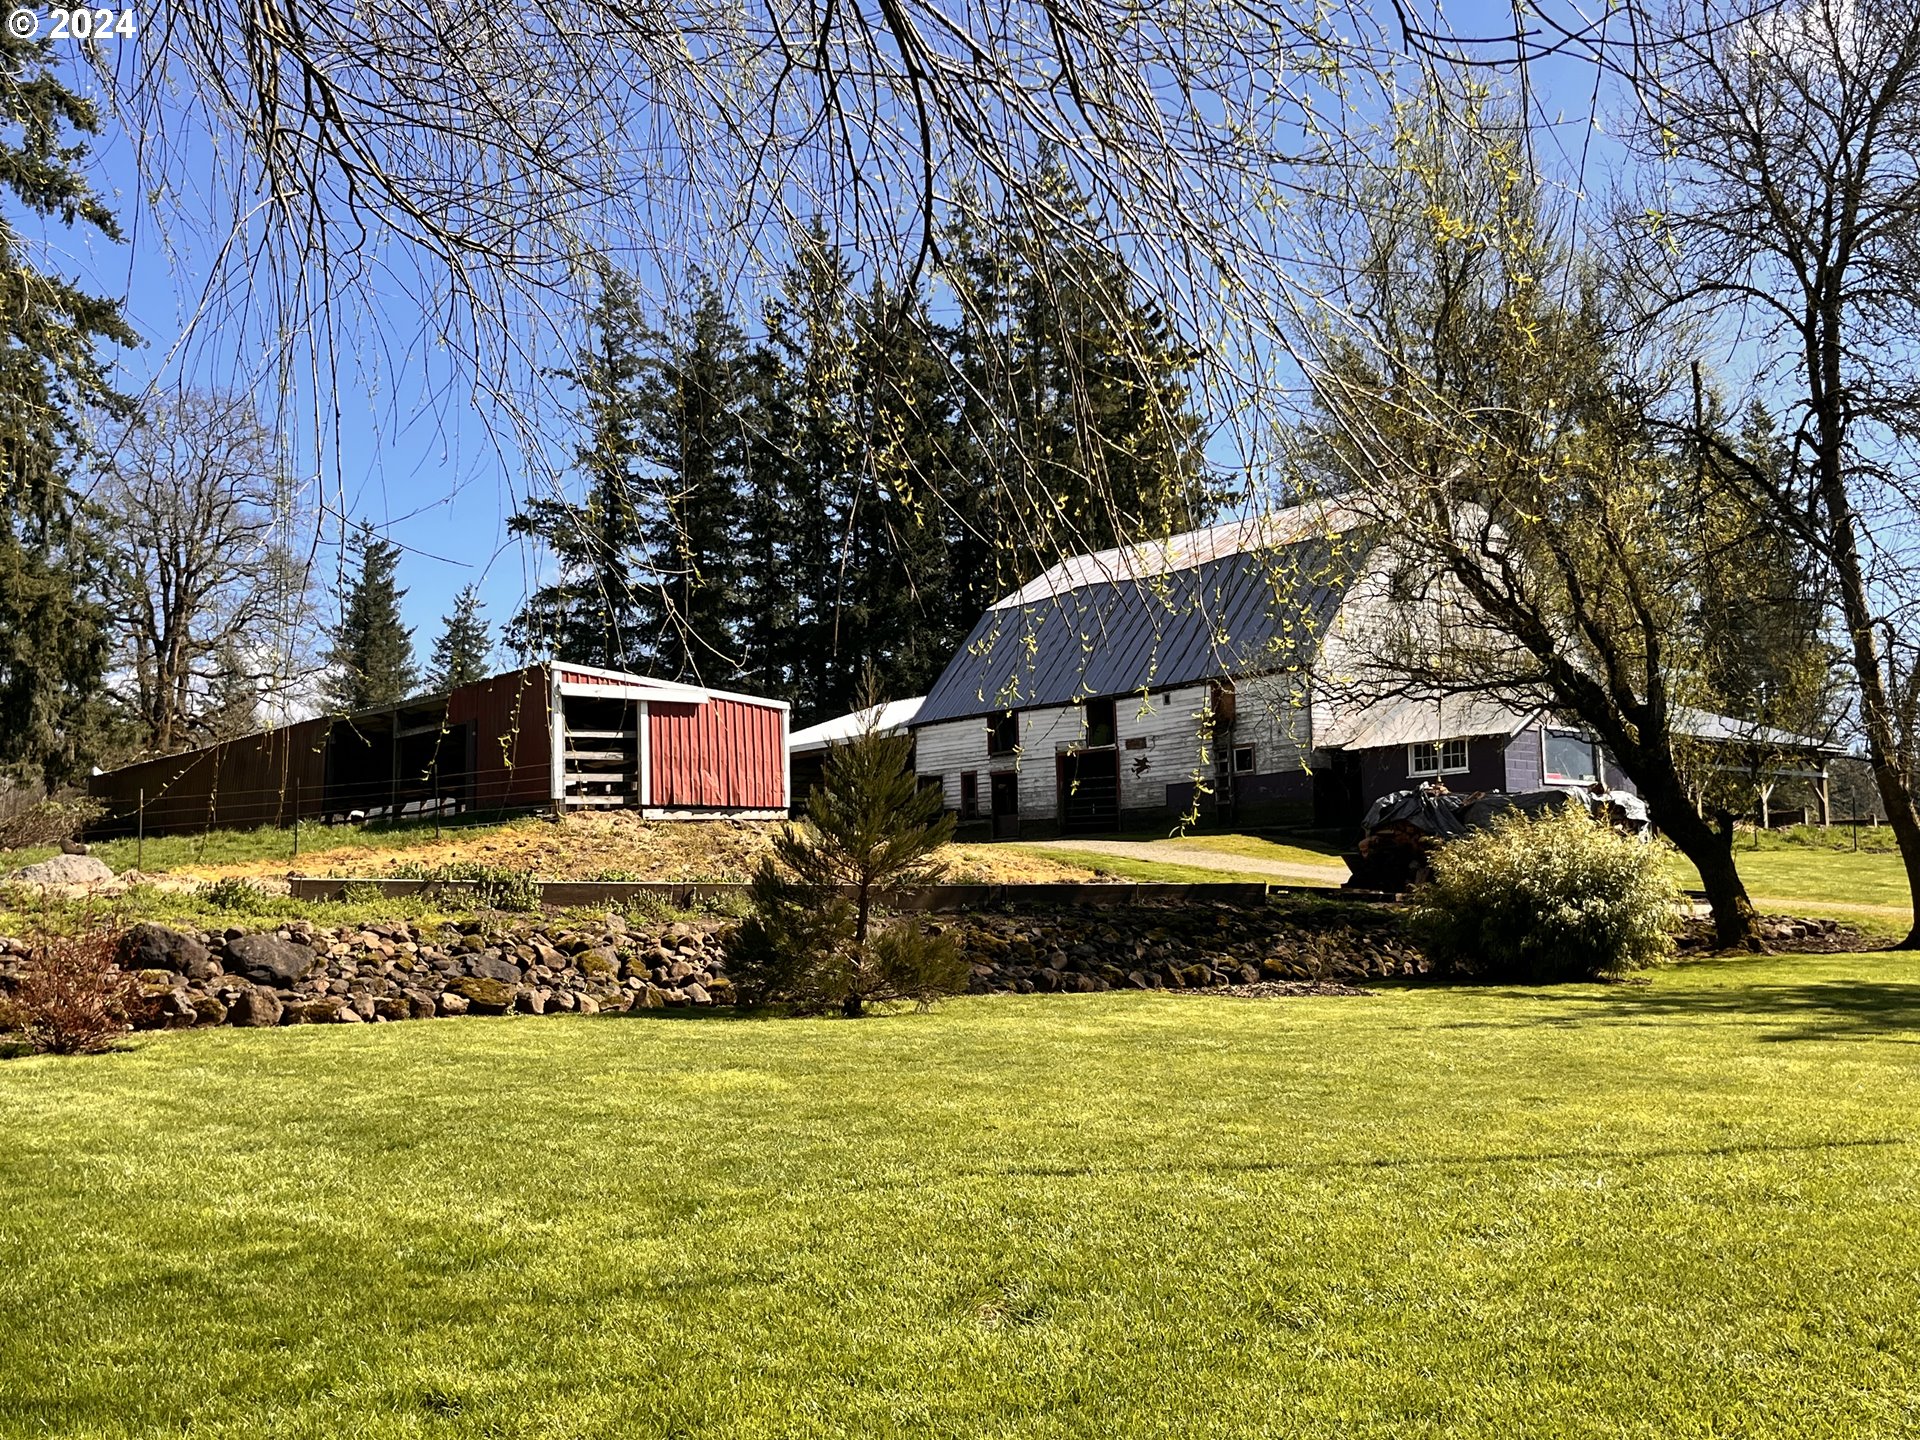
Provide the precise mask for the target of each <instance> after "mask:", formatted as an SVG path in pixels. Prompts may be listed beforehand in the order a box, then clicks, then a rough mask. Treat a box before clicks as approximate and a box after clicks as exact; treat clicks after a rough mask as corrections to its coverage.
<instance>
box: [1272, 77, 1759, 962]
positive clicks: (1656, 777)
mask: <svg viewBox="0 0 1920 1440" xmlns="http://www.w3.org/2000/svg"><path fill="white" fill-rule="evenodd" d="M1462 97H1464V98H1462ZM1400 120H1401V128H1400V129H1399V131H1398V133H1397V134H1395V135H1393V136H1392V138H1391V141H1390V143H1389V144H1387V145H1386V146H1385V147H1384V149H1383V152H1382V153H1381V155H1380V156H1379V158H1378V165H1377V167H1376V168H1375V169H1374V171H1373V172H1372V173H1371V175H1370V176H1368V177H1367V178H1366V179H1365V180H1364V183H1362V184H1361V185H1360V186H1358V187H1357V188H1356V189H1355V190H1354V191H1353V192H1351V193H1350V194H1347V195H1345V196H1340V197H1336V198H1333V199H1330V200H1329V202H1328V203H1327V204H1326V205H1325V206H1323V207H1322V208H1321V210H1320V214H1321V217H1322V219H1323V222H1324V223H1323V227H1322V234H1323V236H1324V244H1325V251H1324V253H1325V255H1326V265H1325V266H1324V273H1326V274H1328V275H1329V276H1332V277H1335V279H1334V283H1333V284H1332V285H1331V286H1330V288H1329V293H1328V297H1327V299H1328V305H1327V309H1326V310H1325V312H1324V314H1323V316H1322V318H1321V323H1320V327H1319V330H1318V333H1317V350H1316V354H1315V357H1314V360H1315V363H1314V371H1313V374H1314V381H1315V386H1316V391H1317V396H1318V401H1319V405H1320V407H1321V411H1322V414H1323V423H1322V425H1321V427H1320V430H1319V431H1318V435H1317V441H1316V448H1315V450H1314V451H1311V452H1309V455H1310V458H1311V459H1313V460H1315V461H1317V465H1318V468H1319V469H1320V470H1322V471H1323V472H1326V473H1330V474H1331V475H1332V477H1333V484H1334V486H1335V487H1336V488H1337V490H1338V492H1339V494H1340V496H1341V498H1342V499H1343V501H1344V502H1345V504H1346V505H1347V506H1348V507H1349V509H1350V510H1352V511H1354V512H1356V513H1357V514H1358V515H1359V516H1360V517H1361V518H1362V519H1363V520H1364V521H1365V522H1368V523H1369V524H1370V525H1371V527H1372V528H1373V529H1374V530H1375V531H1376V532H1377V533H1378V534H1379V535H1380V537H1381V543H1382V550H1383V553H1384V554H1387V555H1389V556H1391V557H1392V566H1391V569H1390V570H1389V571H1388V572H1387V573H1386V577H1385V579H1384V581H1383V582H1382V583H1383V585H1384V587H1385V590H1386V591H1387V592H1388V593H1386V594H1384V595H1382V596H1380V597H1378V598H1379V600H1380V602H1381V603H1379V604H1378V605H1377V606H1374V607H1370V608H1369V610H1367V611H1366V612H1363V613H1369V614H1372V615H1374V616H1376V617H1377V620H1376V623H1374V624H1373V625H1372V626H1371V628H1370V629H1368V630H1367V631H1366V632H1365V633H1364V634H1356V635H1354V636H1351V637H1349V643H1348V644H1347V645H1346V647H1345V648H1343V649H1342V650H1341V651H1340V652H1338V655H1337V657H1336V664H1337V666H1338V668H1339V670H1340V672H1341V673H1340V674H1337V675H1328V676H1325V677H1323V684H1325V685H1328V686H1330V687H1331V688H1332V689H1333V690H1334V691H1335V692H1336V695H1337V698H1339V699H1343V700H1344V701H1345V702H1346V703H1348V704H1356V703H1357V704H1368V703H1378V702H1380V701H1381V700H1383V699H1392V698H1401V697H1408V696H1423V697H1424V696H1436V697H1443V696H1462V695H1475V696H1481V697H1487V698H1490V699H1494V700H1497V701H1499V702H1501V703H1502V704H1504V705H1506V706H1509V707H1511V708H1513V709H1516V710H1519V711H1521V712H1522V713H1525V712H1527V711H1529V710H1532V709H1536V708H1538V707H1540V706H1541V705H1542V704H1546V705H1548V706H1550V707H1551V709H1552V710H1553V711H1554V712H1555V713H1556V714H1557V715H1558V716H1559V717H1560V718H1562V719H1563V720H1567V721H1573V722H1578V723H1579V724H1581V725H1582V726H1584V727H1585V728H1586V729H1587V730H1589V731H1590V732H1591V733H1592V734H1593V735H1595V736H1597V737H1598V738H1599V739H1600V740H1601V741H1602V742H1604V744H1605V746H1606V749H1607V750H1608V751H1609V752H1611V754H1612V755H1613V756H1614V757H1616V758H1617V760H1618V761H1619V763H1620V765H1621V766H1622V768H1623V769H1624V770H1625V771H1626V773H1627V775H1628V776H1629V777H1630V778H1631V779H1632V780H1633V781H1634V783H1635V786H1636V787H1637V788H1638V790H1639V792H1640V794H1641V796H1642V797H1643V798H1644V799H1645V801H1646V802H1647V805H1648V809H1649V811H1650V813H1651V816H1652V819H1653V821H1654V823H1655V824H1656V825H1658V826H1659V828H1660V829H1661V830H1662V832H1664V833H1665V834H1666V835H1667V836H1668V837H1669V838H1670V839H1671V840H1672V841H1673V842H1674V844H1675V845H1676V846H1678V847H1679V849H1680V850H1681V851H1682V852H1683V853H1684V854H1685V855H1686V856H1687V858H1688V859H1689V860H1691V861H1692V862H1693V863H1694V865H1695V866H1696V867H1697V868H1698V870H1699V872H1700V875H1701V879H1702V882H1703V884H1704V886H1705V889H1706V893H1707V897H1708V900H1709V902H1710V904H1711V905H1712V908H1713V913H1714V920H1715V928H1716V930H1717V932H1718V938H1719V941H1720V943H1721V944H1722V945H1725V946H1729V947H1732V946H1744V945H1750V944H1753V943H1755V931H1754V912H1753V907H1752V905H1751V903H1750V902H1749V900H1748V897H1747V894H1746V890H1745V888H1744V886H1743V884H1742V883H1741V880H1740V877H1739V874H1738V871H1737V868H1736V865H1735V861H1734V857H1733V853H1732V840H1733V827H1732V817H1731V816H1730V815H1728V814H1725V813H1718V814H1711V813H1706V812H1704V811H1703V808H1702V803H1701V800H1702V793H1703V791H1704V790H1705V788H1706V787H1705V786H1704V785H1703V783H1702V779H1703V775H1704V771H1705V768H1706V765H1707V764H1708V763H1709V762H1708V761H1707V759H1706V757H1705V756H1704V755H1703V754H1701V753H1700V750H1699V747H1698V746H1697V745H1696V744H1695V743H1694V742H1693V737H1692V734H1691V731H1692V730H1693V729H1695V728H1698V727H1697V726H1696V725H1695V724H1694V723H1693V713H1692V712H1693V711H1694V710H1695V707H1698V706H1700V705H1701V704H1702V702H1703V701H1707V700H1710V699H1711V698H1712V697H1711V695H1710V693H1709V692H1708V690H1707V689H1706V685H1705V667H1703V665H1702V664H1701V651H1700V640H1701V631H1700V628H1699V625H1698V623H1697V621H1698V614H1699V609H1700V606H1699V594H1700V580H1701V579H1702V575H1703V572H1704V571H1705V570H1707V569H1708V568H1709V567H1714V566H1722V567H1725V566H1726V565H1727V563H1728V556H1727V554H1726V551H1725V548H1724V547H1722V546H1720V545H1719V539H1718V529H1719V528H1720V527H1717V525H1716V523H1715V522H1716V521H1717V515H1715V514H1714V512H1713V511H1712V510H1711V509H1710V508H1709V507H1707V506H1706V505H1705V504H1704V500H1705V496H1704V495H1703V492H1702V489H1701V486H1700V483H1699V477H1698V476H1697V475H1696V474H1694V473H1693V472H1692V470H1691V468H1690V467H1689V466H1688V465H1687V464H1686V459H1685V455H1684V453H1683V452H1681V451H1678V450H1677V449H1676V447H1674V446H1673V445H1671V444H1669V443H1665V441H1664V440H1663V437H1662V436H1661V435H1660V434H1659V432H1658V431H1657V430H1656V428H1655V427H1654V426H1653V425H1652V424H1651V423H1650V417H1651V416H1652V415H1653V414H1655V413H1657V412H1658V410H1659V409H1660V408H1661V406H1662V405H1663V404H1664V403H1671V402H1672V401H1673V400H1674V398H1675V386H1676V382H1678V383H1679V385H1680V395H1681V398H1684V394H1685V391H1684V381H1685V379H1686V370H1685V367H1684V366H1681V367H1678V369H1677V371H1676V367H1675V366H1674V365H1673V363H1672V361H1671V358H1670V357H1669V356H1668V355H1667V354H1665V353H1664V352H1663V351H1662V350H1661V349H1659V348H1657V347H1650V346H1649V344H1648V342H1647V339H1646V337H1644V336H1633V335H1625V334H1622V333H1621V332H1620V330H1619V329H1618V328H1617V322H1618V321H1619V320H1620V319H1621V318H1622V317H1630V316H1632V315H1633V314H1635V313H1636V311H1637V310H1638V309H1639V308H1640V307H1639V306H1638V305H1637V303H1636V302H1635V298H1634V297H1633V296H1632V295H1631V294H1628V293H1625V292H1623V291H1622V290H1620V289H1618V288H1617V282H1616V280H1615V277H1613V276H1611V275H1610V274H1609V273H1608V271H1607V269H1606V268H1605V267H1604V266H1602V265H1601V264H1600V263H1599V262H1598V261H1597V259H1596V258H1595V257H1594V256H1592V255H1591V254H1590V253H1584V252H1583V251H1582V250H1581V249H1580V248H1579V247H1578V246H1577V245H1576V244H1575V241H1574V237H1573V236H1572V235H1570V234H1569V233H1568V226H1567V225H1566V222H1565V221H1564V219H1563V218H1560V217H1557V216H1556V215H1555V214H1554V213H1553V204H1552V194H1551V190H1550V187H1547V186H1546V185H1544V184H1543V182H1542V181H1541V179H1540V177H1539V175H1538V174H1537V172H1536V171H1535V169H1534V167H1533V166H1532V164H1531V162H1530V159H1529V156H1528V145H1527V140H1528V135H1527V128H1526V125H1525V123H1524V121H1523V120H1522V119H1520V118H1519V117H1516V116H1513V115H1511V114H1510V113H1509V114H1506V115H1504V116H1503V115H1502V114H1501V113H1500V111H1499V110H1498V108H1497V107H1493V106H1489V105H1488V104H1486V103H1485V102H1484V99H1483V98H1481V97H1480V96H1478V95H1477V93H1476V90H1475V87H1473V86H1465V87H1462V90H1461V91H1460V92H1459V94H1457V95H1453V96H1449V95H1448V94H1447V93H1446V92H1444V91H1443V90H1442V89H1440V88H1439V87H1435V88H1432V89H1430V90H1429V91H1428V92H1427V93H1426V94H1425V95H1424V96H1423V97H1421V98H1420V99H1418V100H1413V101H1410V102H1409V103H1408V105H1407V106H1405V107H1404V108H1403V110H1402V112H1401V116H1400ZM1732 564H1733V565H1734V566H1735V567H1737V564H1738V560H1737V557H1735V558H1734V559H1733V560H1732ZM1722 573H1723V574H1724V575H1725V576H1726V578H1728V579H1731V578H1732V576H1733V572H1732V571H1730V570H1724V569H1723V571H1722ZM1340 691H1344V692H1345V693H1344V694H1338V692H1340Z"/></svg>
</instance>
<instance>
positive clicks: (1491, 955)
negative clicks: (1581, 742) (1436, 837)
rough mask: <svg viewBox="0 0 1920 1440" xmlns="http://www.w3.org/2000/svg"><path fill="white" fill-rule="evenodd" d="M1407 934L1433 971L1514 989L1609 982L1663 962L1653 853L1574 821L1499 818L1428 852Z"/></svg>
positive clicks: (1675, 894) (1667, 893)
mask: <svg viewBox="0 0 1920 1440" xmlns="http://www.w3.org/2000/svg"><path fill="white" fill-rule="evenodd" d="M1432 865H1433V879H1432V881H1431V882H1429V883H1428V884H1426V885H1423V886H1422V887H1421V888H1420V889H1419V891H1417V892H1416V894H1415V897H1414V908H1413V914H1412V917H1411V918H1412V925H1413V932H1414V934H1415V936H1416V938H1418V939H1419V941H1420V942H1421V944H1422V945H1423V946H1424V947H1425V949H1426V951H1427V954H1428V955H1429V957H1430V958H1431V959H1432V960H1433V962H1434V965H1435V967H1436V969H1438V970H1441V971H1443V972H1450V973H1453V974H1458V975H1469V976H1473V977H1476V978H1479V979H1484V980H1497V981H1514V982H1519V983H1524V984H1538V983H1548V982H1553V981H1563V980H1597V979H1602V978H1613V977H1618V976H1620V975H1623V974H1625V973H1626V972H1628V971H1630V970H1638V969H1641V968H1644V967H1645V966H1648V965H1656V964H1658V963H1660V962H1661V961H1663V960H1666V959H1667V958H1669V957H1670V956H1671V955H1672V954H1673V930H1674V924H1675V918H1676V917H1675V908H1674V907H1675V902H1676V901H1677V900H1678V899H1679V889H1678V887H1677V886H1676V885H1675V883H1674V881H1673V877H1672V876H1671V875H1670V874H1669V873H1668V871H1667V866H1666V857H1665V854H1664V852H1663V849H1662V847H1660V846H1658V845H1650V844H1646V843H1644V842H1642V841H1637V840H1633V839H1629V838H1628V837H1626V836H1624V835H1619V834H1616V833H1615V832H1614V831H1612V830H1610V829H1608V828H1607V827H1605V826H1604V825H1601V824H1598V823H1596V822H1594V821H1593V820H1590V819H1588V818H1587V817H1586V816H1585V815H1584V814H1581V813H1579V812H1577V811H1562V812H1557V813H1554V814H1549V815H1541V816H1537V817H1531V818H1529V817H1527V816H1522V815H1508V816H1503V817H1502V818H1501V819H1500V820H1499V821H1497V822H1496V823H1495V824H1494V825H1493V826H1492V827H1491V828H1489V829H1486V830H1480V831H1476V832H1475V833H1473V834H1471V835H1468V836H1467V837H1465V838H1464V839H1460V840H1455V841H1453V842H1452V843H1450V844H1447V845H1444V846H1442V847H1441V848H1440V849H1439V850H1438V851H1436V852H1435V853H1434V856H1433V860H1432Z"/></svg>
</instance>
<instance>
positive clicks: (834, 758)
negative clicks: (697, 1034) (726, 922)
mask: <svg viewBox="0 0 1920 1440" xmlns="http://www.w3.org/2000/svg"><path fill="white" fill-rule="evenodd" d="M872 713H873V714H877V713H878V706H875V707H874V710H873V712H872ZM911 748H912V741H911V740H909V739H908V738H907V737H906V736H904V735H882V734H880V733H879V732H878V731H877V730H875V729H874V728H873V726H872V724H871V723H869V725H868V728H867V729H866V730H864V731H863V732H862V733H861V734H859V735H858V736H856V737H855V738H854V739H853V740H852V741H851V742H849V743H848V744H845V745H841V746H837V747H836V748H835V749H834V750H833V752H832V753H831V754H830V755H829V756H828V757H827V765H826V773H825V775H824V777H823V779H822V782H821V784H820V785H819V787H818V788H816V789H815V790H814V792H813V793H812V794H811V795H810V796H808V797H807V809H806V817H805V818H804V819H803V820H802V821H801V822H800V823H799V824H796V825H788V826H786V827H784V828H783V829H782V831H781V833H780V834H779V835H778V836H777V837H776V838H775V840H774V843H773V854H772V855H770V856H768V857H767V858H766V859H764V860H762V861H761V863H760V868H759V870H758V871H756V872H755V874H754V877H753V885H752V889H751V892H750V894H751V902H752V906H753V913H752V914H751V915H749V916H748V917H747V919H746V920H745V921H743V922H742V923H741V925H740V927H739V928H738V929H737V930H736V931H734V934H733V938H732V941H731V943H730V945H729V950H728V961H727V969H728V974H729V975H730V976H731V977H732V978H733V981H734V983H735V985H737V986H738V987H739V989H740V991H741V993H742V996H743V998H745V999H747V1000H748V1001H750V1002H753V1003H759V1004H768V1003H773V1004H785V1005H789V1006H792V1007H793V1008H794V1009H796V1010H800V1011H815V1012H817V1011H824V1010H835V1009H837V1010H839V1011H840V1013H842V1014H843V1015H847V1016H849V1017H853V1016H858V1015H861V1014H863V1013H864V1012H865V1010H866V1007H867V1006H868V1005H871V1004H876V1003H880V1002H884V1001H890V1000H912V1001H914V1002H915V1003H917V1004H922V1005H926V1004H931V1003H932V1002H933V1001H934V1000H935V999H937V998H939V997H940V996H942V995H950V994H953V993H954V992H955V991H957V990H960V989H961V988H963V987H964V985H965V983H966V969H965V966H964V965H963V964H962V963H961V961H960V958H959V955H958V953H957V952H956V951H955V950H954V947H953V942H952V941H951V940H950V939H949V938H948V937H946V936H945V935H939V934H935V933H934V932H932V931H931V930H929V929H928V928H927V927H926V926H925V925H924V924H923V923H921V922H920V921H918V920H914V919H909V918H894V919H891V920H882V919H881V918H880V917H879V916H878V914H877V910H878V902H879V898H880V894H879V892H881V891H882V890H885V889H887V888H890V887H893V886H898V885H916V884H918V885H924V884H931V883H933V882H935V881H937V880H938V879H939V878H940V876H941V874H942V873H944V869H945V867H944V866H942V865H939V864H936V863H935V862H934V861H933V860H932V858H931V857H932V856H933V854H934V852H935V851H937V850H938V849H939V848H940V847H941V846H942V845H944V844H946V843H947V841H948V840H949V839H951V838H952V836H953V817H952V816H951V815H946V814H943V813H942V812H941V808H940V792H939V791H937V790H932V789H923V788H921V786H920V784H919V782H918V780H917V779H916V778H915V776H914V773H913V769H912V767H911V766H910V765H909V764H908V763H907V759H908V755H909V754H910V753H911ZM848 891H851V892H852V893H851V894H849V893H847V892H848Z"/></svg>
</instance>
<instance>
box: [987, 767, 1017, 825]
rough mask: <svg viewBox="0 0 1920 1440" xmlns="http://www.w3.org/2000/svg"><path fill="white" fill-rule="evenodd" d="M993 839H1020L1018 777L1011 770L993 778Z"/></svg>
mask: <svg viewBox="0 0 1920 1440" xmlns="http://www.w3.org/2000/svg"><path fill="white" fill-rule="evenodd" d="M993 838H994V839H996V840H1018V839H1019V838H1020V777H1019V776H1018V775H1016V774H1015V773H1014V772H1013V771H1011V770H1002V771H1000V772H999V773H998V774H996V775H995V776H994V777H993Z"/></svg>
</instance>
